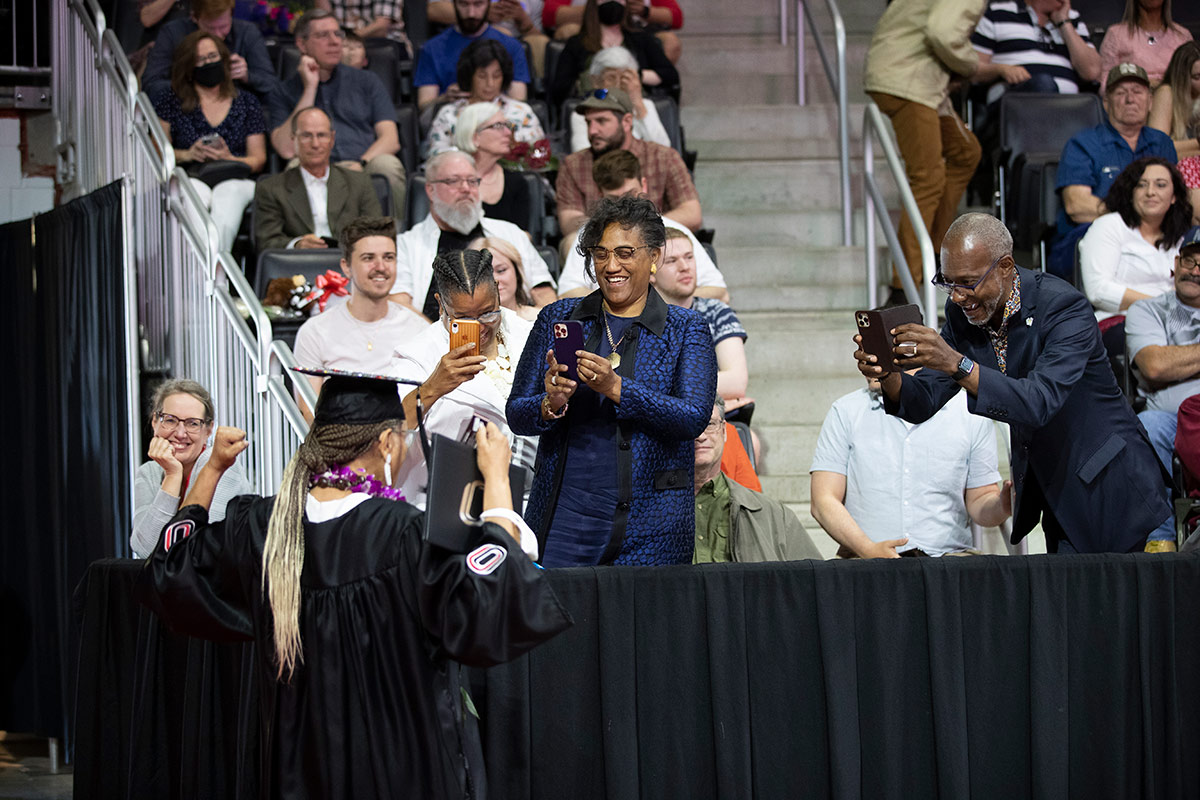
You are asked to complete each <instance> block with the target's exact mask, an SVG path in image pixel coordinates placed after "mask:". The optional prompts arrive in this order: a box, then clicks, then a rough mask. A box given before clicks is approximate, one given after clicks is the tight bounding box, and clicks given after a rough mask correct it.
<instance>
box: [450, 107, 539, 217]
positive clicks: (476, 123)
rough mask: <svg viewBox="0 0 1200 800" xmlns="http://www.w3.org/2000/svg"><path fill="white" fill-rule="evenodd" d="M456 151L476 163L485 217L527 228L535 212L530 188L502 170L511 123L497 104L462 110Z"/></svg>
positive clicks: (510, 148) (510, 139) (509, 150)
mask: <svg viewBox="0 0 1200 800" xmlns="http://www.w3.org/2000/svg"><path fill="white" fill-rule="evenodd" d="M454 144H455V145H456V146H457V148H458V149H459V150H460V151H462V152H464V153H466V154H467V155H469V156H471V157H472V158H474V159H475V172H476V174H478V175H479V180H480V184H479V198H480V199H481V200H482V201H483V213H484V214H485V215H487V216H488V217H490V218H492V219H502V220H505V221H506V222H511V223H513V224H514V225H518V226H520V225H523V224H526V223H527V221H528V220H529V216H530V213H531V211H532V210H533V198H531V197H530V196H529V186H528V184H526V183H525V181H524V180H522V179H521V178H520V177H519V176H516V175H514V174H513V173H511V172H509V171H508V170H506V169H505V168H504V167H502V166H500V159H502V158H504V157H505V156H507V155H508V154H509V153H510V152H511V151H512V146H513V138H512V123H511V122H509V121H508V120H506V119H505V118H504V114H503V112H501V111H500V107H499V106H498V105H496V104H495V103H472V104H471V105H469V106H467V107H466V108H464V109H463V110H462V113H461V114H459V117H458V127H457V129H456V130H455V133H454Z"/></svg>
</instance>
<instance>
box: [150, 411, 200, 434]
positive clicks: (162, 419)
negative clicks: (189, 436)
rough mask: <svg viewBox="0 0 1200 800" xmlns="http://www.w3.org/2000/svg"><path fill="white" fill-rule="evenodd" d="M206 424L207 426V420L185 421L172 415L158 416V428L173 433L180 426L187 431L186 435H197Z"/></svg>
mask: <svg viewBox="0 0 1200 800" xmlns="http://www.w3.org/2000/svg"><path fill="white" fill-rule="evenodd" d="M207 424H208V421H207V420H203V419H200V418H199V417H188V418H187V419H180V418H179V417H176V416H174V415H172V414H159V415H158V426H159V427H160V428H162V429H164V430H169V431H174V430H176V429H177V428H178V427H179V426H180V425H182V426H183V429H184V430H185V431H187V432H188V433H199V432H200V431H201V430H202V429H203V428H204V426H205V425H207Z"/></svg>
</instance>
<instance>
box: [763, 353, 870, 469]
mask: <svg viewBox="0 0 1200 800" xmlns="http://www.w3.org/2000/svg"><path fill="white" fill-rule="evenodd" d="M849 344H850V342H847V343H846V345H847V346H844V347H843V348H842V350H841V352H843V353H845V356H844V361H843V363H844V364H845V366H844V367H842V371H841V372H840V373H838V374H836V375H831V374H830V373H829V370H830V369H831V367H819V365H818V366H817V367H813V368H810V367H809V364H808V360H807V357H806V358H805V359H803V360H801V359H792V360H782V361H780V362H779V364H780V367H786V366H788V365H790V366H791V367H792V374H791V375H790V376H782V377H781V376H779V375H764V374H761V373H758V372H755V369H754V367H751V368H750V390H749V394H750V396H751V397H753V398H754V402H755V409H754V422H753V427H755V428H758V427H759V426H760V425H766V426H770V425H820V424H821V421H822V420H824V419H825V414H826V413H827V412H828V411H829V407H830V406H831V405H832V404H833V401H834V400H837V399H838V398H839V397H841V396H842V395H844V394H848V393H849V392H852V391H854V390H855V389H857V388H859V387H860V386H864V385H866V381H865V380H863V378H862V377H861V376H860V375H859V374H858V370H857V369H855V367H854V356H853V355H852V354H853V352H854V351H853V349H851V348H850V347H849V346H848V345H849ZM805 469H807V467H805Z"/></svg>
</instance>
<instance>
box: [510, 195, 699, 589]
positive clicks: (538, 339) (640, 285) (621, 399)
mask: <svg viewBox="0 0 1200 800" xmlns="http://www.w3.org/2000/svg"><path fill="white" fill-rule="evenodd" d="M665 238H666V236H665V231H664V228H663V224H662V220H661V219H660V217H659V214H658V210H657V209H655V208H654V206H653V204H651V203H650V202H649V201H647V200H646V199H645V198H640V197H634V196H630V195H626V196H624V197H618V198H615V199H609V198H605V199H604V200H601V201H600V203H599V204H598V205H597V206H596V208H595V210H594V211H593V214H592V217H591V219H589V220H588V223H587V226H586V227H585V228H584V234H583V238H582V239H581V240H580V244H579V246H580V248H582V250H583V252H584V253H586V254H587V258H588V263H589V267H590V266H591V264H592V263H595V264H596V269H597V270H599V271H600V272H601V274H602V280H601V282H600V290H599V291H598V292H595V293H593V294H590V295H588V296H587V297H582V298H570V299H567V300H560V301H558V302H557V303H555V304H554V305H553V306H550V307H547V308H546V309H544V310H543V311H542V312H541V313H540V314H538V318H537V321H536V322H535V323H534V326H533V331H532V332H531V333H530V334H529V341H528V343H527V344H526V346H525V351H524V353H522V355H521V361H520V363H519V364H518V365H517V375H516V377H515V378H514V379H513V391H512V394H511V395H510V396H509V399H508V408H507V412H508V422H509V425H510V426H511V427H512V429H513V430H514V431H516V432H517V433H524V434H528V435H534V434H537V435H539V436H540V437H541V439H540V440H539V442H538V469H537V474H536V475H535V476H534V482H533V490H532V492H531V493H530V497H529V505H528V507H527V508H526V511H525V519H526V521H527V522H528V523H529V526H530V527H531V528H533V529H534V530H535V531H537V532H538V540H539V541H540V542H541V543H542V545H543V551H542V565H543V566H545V567H568V566H595V565H598V564H619V565H620V564H638V565H647V566H649V565H666V564H690V563H691V561H692V552H693V550H694V548H695V539H696V523H695V498H694V497H693V495H692V494H690V493H689V492H690V491H691V488H692V487H691V483H692V482H691V480H690V478H691V476H690V475H688V473H689V472H692V471H693V463H694V453H693V449H694V448H693V443H694V441H695V438H696V437H697V436H699V435H700V434H701V433H702V432H703V430H704V426H705V425H706V424H707V422H708V419H709V417H710V415H711V412H712V398H713V395H714V394H716V382H717V381H716V361H715V359H714V358H713V351H712V340H711V337H710V335H709V332H708V326H707V325H705V324H704V321H703V320H702V319H700V317H699V316H697V315H696V314H693V313H692V312H690V311H687V310H685V309H682V308H676V307H674V306H669V305H667V304H666V303H665V302H663V299H662V296H661V295H659V294H658V292H656V291H654V289H652V288H651V287H650V270H651V266H652V265H653V264H654V263H656V262H657V261H658V259H659V258H660V257H661V255H662V246H663V243H664V240H665ZM571 320H577V321H579V323H580V325H581V327H582V333H583V341H584V348H583V350H581V351H576V352H577V353H578V354H579V355H578V359H577V361H578V364H577V369H576V374H577V375H578V381H576V380H573V379H571V378H568V377H567V375H566V374H564V372H565V370H566V369H567V365H566V364H559V363H558V362H557V361H556V360H555V359H554V351H553V340H554V328H555V325H556V323H558V322H559V321H571Z"/></svg>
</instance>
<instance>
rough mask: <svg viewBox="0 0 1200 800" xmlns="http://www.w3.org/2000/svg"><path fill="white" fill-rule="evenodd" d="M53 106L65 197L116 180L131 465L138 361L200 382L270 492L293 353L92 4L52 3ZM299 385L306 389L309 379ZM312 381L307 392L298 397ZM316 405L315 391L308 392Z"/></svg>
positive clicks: (291, 436)
mask: <svg viewBox="0 0 1200 800" xmlns="http://www.w3.org/2000/svg"><path fill="white" fill-rule="evenodd" d="M53 5H54V11H53V29H54V45H55V46H54V76H53V80H54V93H53V97H54V110H55V116H56V119H57V121H58V133H57V135H58V141H57V143H56V144H57V153H58V167H59V176H60V182H61V183H62V184H63V185H64V195H65V196H67V197H68V198H71V197H76V196H80V195H83V194H86V193H88V192H91V191H94V190H95V189H97V188H99V187H100V186H103V185H105V184H108V183H111V182H112V181H115V180H120V181H121V182H122V187H123V200H124V221H123V227H124V230H123V234H124V237H123V238H124V242H125V281H126V300H127V303H126V319H125V324H126V330H127V336H126V340H127V351H128V358H129V361H128V363H129V364H130V366H131V369H130V370H129V386H128V387H127V390H128V391H127V394H128V397H129V398H130V400H129V408H128V410H127V413H128V415H129V426H128V429H129V431H130V434H129V435H130V444H131V447H130V451H131V464H130V469H131V470H135V469H136V468H137V465H138V463H139V462H140V461H141V457H140V456H141V453H142V452H143V451H142V444H141V441H140V431H141V422H140V420H139V418H138V417H139V408H138V397H139V391H138V370H137V367H138V366H139V365H140V366H141V367H142V368H144V369H147V370H152V371H158V372H162V373H164V374H171V375H176V376H187V377H189V378H192V379H193V380H196V381H199V382H200V383H202V384H203V385H204V386H205V387H207V388H208V390H209V391H210V392H211V393H212V396H213V401H214V403H215V404H216V407H217V412H218V416H219V418H220V421H221V423H222V424H228V425H236V426H237V427H239V428H242V429H244V430H245V431H246V433H247V436H248V437H249V439H250V442H251V444H252V446H251V448H250V449H249V450H247V451H246V455H245V457H244V458H245V463H246V469H247V473H248V475H249V477H250V480H251V481H252V482H253V483H254V485H255V487H256V488H257V490H258V491H260V492H262V493H273V492H274V491H275V490H276V489H277V487H278V485H279V480H280V478H281V476H282V472H283V468H284V466H285V465H286V463H287V460H288V459H289V458H290V457H291V453H292V452H294V451H295V448H296V447H297V446H298V445H299V442H300V440H301V439H302V438H303V436H304V434H305V433H307V431H308V425H307V423H306V422H305V420H304V418H303V416H302V415H301V414H300V411H299V408H298V407H297V406H296V403H295V401H294V400H293V399H292V396H291V394H290V393H289V392H288V390H287V386H286V383H285V381H284V372H283V370H284V368H285V367H287V366H294V361H293V360H292V358H291V353H290V351H289V350H288V348H287V347H286V345H283V344H281V343H273V342H272V331H271V323H270V320H269V319H268V318H267V316H266V314H265V313H264V312H263V309H262V306H261V304H260V303H259V302H258V299H257V298H256V297H255V295H254V292H253V290H252V289H251V287H250V285H249V284H248V283H247V281H246V278H245V276H244V275H243V274H242V271H241V269H240V268H239V267H238V266H237V264H236V263H235V262H234V261H233V259H232V258H231V257H230V256H229V254H228V253H223V252H220V249H219V247H218V245H217V241H218V239H217V232H216V228H215V226H214V224H213V222H212V219H211V217H210V216H209V213H208V211H207V209H205V207H204V205H203V204H202V203H201V202H200V200H199V198H198V197H197V195H196V192H195V190H194V188H193V187H192V183H191V180H190V179H189V178H188V176H187V174H186V173H185V172H184V171H183V170H182V169H179V168H177V167H176V165H175V156H174V150H173V149H172V147H171V143H170V141H169V139H168V138H167V136H166V134H165V132H164V131H163V129H162V127H161V126H160V124H159V121H158V117H157V115H156V114H155V113H154V109H153V108H152V107H151V105H150V102H149V99H148V98H147V97H146V95H145V94H144V93H141V92H139V91H138V85H137V79H136V78H135V76H134V74H133V72H132V70H131V69H130V68H129V63H128V61H127V60H126V58H125V55H124V52H123V51H122V49H121V46H120V44H119V42H118V41H117V38H116V36H115V35H114V34H113V32H112V31H109V30H106V29H105V20H104V15H103V13H101V11H100V10H99V8H98V7H97V5H96V1H95V0H65V2H61V3H58V2H56V3H54V4H53ZM298 384H303V385H300V386H299V388H298V391H300V392H301V394H302V396H305V397H306V398H308V396H309V395H311V394H312V390H311V387H310V386H309V385H308V384H307V382H304V381H299V382H298ZM306 390H307V394H304V392H305V391H306ZM309 399H311V400H313V401H314V402H315V398H309Z"/></svg>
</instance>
